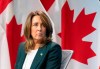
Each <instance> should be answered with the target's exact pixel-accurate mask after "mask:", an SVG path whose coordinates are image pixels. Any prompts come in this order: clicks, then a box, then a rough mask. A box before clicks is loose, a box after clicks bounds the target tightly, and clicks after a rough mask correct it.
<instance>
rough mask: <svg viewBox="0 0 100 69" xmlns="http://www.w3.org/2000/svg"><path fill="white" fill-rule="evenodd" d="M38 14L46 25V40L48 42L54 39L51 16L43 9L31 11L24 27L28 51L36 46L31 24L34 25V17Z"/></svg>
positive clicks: (26, 49)
mask: <svg viewBox="0 0 100 69" xmlns="http://www.w3.org/2000/svg"><path fill="white" fill-rule="evenodd" d="M37 15H38V16H40V18H41V20H42V22H43V23H44V25H45V27H46V40H45V41H44V42H45V43H47V42H49V41H51V40H52V39H51V38H52V32H53V29H52V25H51V21H50V19H49V17H48V16H47V15H46V14H45V13H44V12H43V11H34V12H31V13H30V14H29V15H28V17H27V19H26V22H25V27H24V36H25V38H26V42H25V51H26V52H28V51H29V50H31V49H32V48H33V46H34V42H33V38H32V36H31V25H32V18H33V17H34V16H37Z"/></svg>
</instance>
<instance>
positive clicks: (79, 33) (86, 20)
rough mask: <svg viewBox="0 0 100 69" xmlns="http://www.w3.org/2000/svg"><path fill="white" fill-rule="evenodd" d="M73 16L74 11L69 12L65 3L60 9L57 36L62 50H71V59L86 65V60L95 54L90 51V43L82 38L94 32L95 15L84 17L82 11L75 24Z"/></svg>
mask: <svg viewBox="0 0 100 69" xmlns="http://www.w3.org/2000/svg"><path fill="white" fill-rule="evenodd" d="M73 14H74V10H72V11H71V10H70V8H69V6H68V3H67V2H66V3H65V4H64V6H63V8H62V32H61V33H60V34H59V35H60V36H61V38H62V48H63V49H70V50H73V51H74V54H73V56H72V58H73V59H75V60H77V61H79V62H81V63H84V64H88V62H87V59H89V58H91V57H93V56H95V55H96V54H95V53H94V52H93V50H92V49H91V44H92V42H89V41H83V40H82V38H84V37H85V36H87V35H88V34H90V33H92V32H93V31H94V30H95V28H93V27H92V23H93V19H94V17H95V14H96V13H92V14H88V15H85V11H84V9H83V10H82V11H81V12H80V14H79V16H78V17H77V19H76V21H75V22H73Z"/></svg>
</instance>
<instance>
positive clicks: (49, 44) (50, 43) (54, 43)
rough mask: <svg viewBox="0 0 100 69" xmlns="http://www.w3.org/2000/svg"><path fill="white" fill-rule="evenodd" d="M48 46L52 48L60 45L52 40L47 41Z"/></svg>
mask: <svg viewBox="0 0 100 69" xmlns="http://www.w3.org/2000/svg"><path fill="white" fill-rule="evenodd" d="M48 47H49V48H50V49H52V48H60V49H61V46H60V45H59V44H57V43H56V42H53V41H52V42H49V43H48Z"/></svg>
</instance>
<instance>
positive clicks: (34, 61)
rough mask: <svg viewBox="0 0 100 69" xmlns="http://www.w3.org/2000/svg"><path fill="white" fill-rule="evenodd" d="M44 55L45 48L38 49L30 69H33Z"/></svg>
mask: <svg viewBox="0 0 100 69" xmlns="http://www.w3.org/2000/svg"><path fill="white" fill-rule="evenodd" d="M45 54H46V46H44V47H42V48H39V50H38V51H37V54H36V56H35V58H34V60H33V62H32V65H31V68H30V69H35V68H36V67H37V65H39V63H40V62H41V60H42V59H43V57H44V56H45Z"/></svg>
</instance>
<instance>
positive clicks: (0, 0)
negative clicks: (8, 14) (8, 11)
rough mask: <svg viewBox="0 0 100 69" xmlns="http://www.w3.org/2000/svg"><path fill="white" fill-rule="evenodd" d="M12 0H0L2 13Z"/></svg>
mask: <svg viewBox="0 0 100 69" xmlns="http://www.w3.org/2000/svg"><path fill="white" fill-rule="evenodd" d="M11 1H12V0H0V14H1V13H2V12H3V11H4V9H5V8H6V7H7V5H8V4H9V3H10V2H11Z"/></svg>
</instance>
